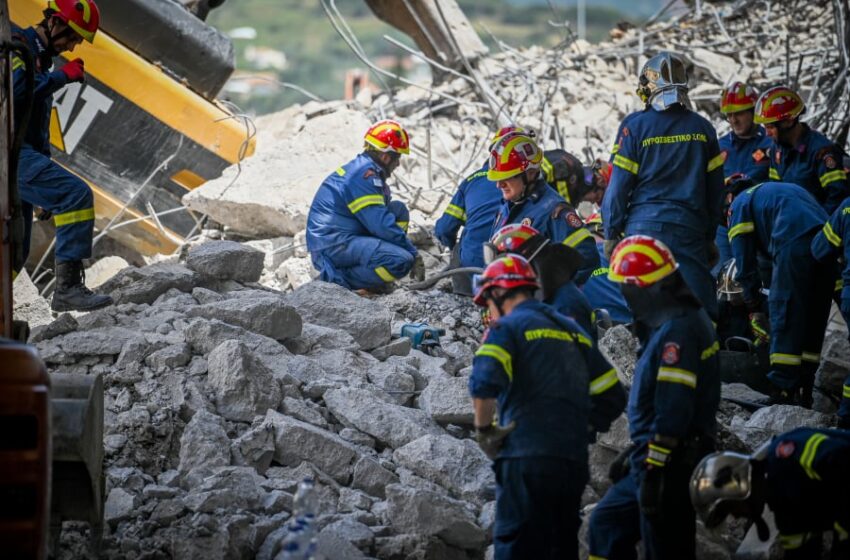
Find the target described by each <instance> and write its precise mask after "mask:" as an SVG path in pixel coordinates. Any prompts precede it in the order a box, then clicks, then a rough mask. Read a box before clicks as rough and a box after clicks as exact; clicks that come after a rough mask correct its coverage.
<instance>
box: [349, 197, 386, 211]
mask: <svg viewBox="0 0 850 560" xmlns="http://www.w3.org/2000/svg"><path fill="white" fill-rule="evenodd" d="M375 205H377V206H383V205H384V196H383V195H380V194H367V195H366V196H361V197H360V198H356V199H354V201H353V202H350V203H349V204H348V209H349V210H351V213H352V214H356V213H357V212H359V211H360V210H363V209H364V208H366V207H367V206H375Z"/></svg>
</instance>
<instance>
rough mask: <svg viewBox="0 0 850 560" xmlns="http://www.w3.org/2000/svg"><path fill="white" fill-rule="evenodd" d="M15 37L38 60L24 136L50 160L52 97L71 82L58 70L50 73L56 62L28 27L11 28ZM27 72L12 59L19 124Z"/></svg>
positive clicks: (32, 146) (17, 58) (20, 64)
mask: <svg viewBox="0 0 850 560" xmlns="http://www.w3.org/2000/svg"><path fill="white" fill-rule="evenodd" d="M12 35H13V36H15V37H20V38H21V39H22V40H23V41H24V42H25V43H26V44H27V46H29V48H30V52H32V54H33V58H34V59H35V89H34V91H33V105H32V115H31V116H30V122H29V125H28V126H27V132H26V135H25V136H24V145H25V146H29V147H31V148H33V149H34V150H36V151H37V152H39V153H42V154H44V155H46V156H48V157H50V112H51V110H52V109H53V94H54V93H56V92H57V91H59V90H60V89H62V88H63V87H65V86H66V85H67V84H68V78H67V77H66V76H65V73H64V72H61V71H59V70H56V71H53V72H51V71H50V69H51V68H52V67H53V59H51V58H50V56H48V55H47V54H45V45H44V44H42V42H41V39H39V38H38V35H37V34H36V32H35V29H33V28H32V27H28V28H26V29H21V28H20V27H18V26H16V25H13V26H12ZM25 74H26V69H25V64H24V60H23V59H22V58H20V57H17V56H16V57H14V58H13V59H12V79H13V80H14V96H15V120H20V118H21V114H20V113H19V112H20V111H21V110H23V106H24V97H25V92H26V79H25V77H24V76H25Z"/></svg>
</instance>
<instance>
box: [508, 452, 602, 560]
mask: <svg viewBox="0 0 850 560" xmlns="http://www.w3.org/2000/svg"><path fill="white" fill-rule="evenodd" d="M493 469H494V470H495V471H496V484H497V486H496V524H495V526H494V527H493V545H494V548H495V558H496V560H508V559H513V560H521V559H522V560H524V559H526V558H535V559H541V560H545V559H547V558H551V559H556V558H557V559H561V558H577V557H578V538H577V535H578V530H579V526H580V525H581V518H580V516H579V509H580V507H581V495H582V492H583V491H584V486H585V484H586V483H587V480H588V470H587V463H586V462H577V461H571V460H569V459H562V458H557V457H524V458H512V459H510V458H509V459H499V460H497V461H496V463H495V464H494V466H493Z"/></svg>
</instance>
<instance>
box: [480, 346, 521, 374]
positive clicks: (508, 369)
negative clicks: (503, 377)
mask: <svg viewBox="0 0 850 560" xmlns="http://www.w3.org/2000/svg"><path fill="white" fill-rule="evenodd" d="M475 355H476V356H486V357H489V358H493V359H494V360H496V361H497V362H499V363H500V364H502V368H504V370H505V373H506V374H507V375H508V379H509V380H510V381H513V379H514V369H513V366H512V365H511V355H510V354H508V351H507V350H505V349H504V348H502V347H501V346H498V345H496V344H482V345H481V348H479V349H478V351H477V352H475Z"/></svg>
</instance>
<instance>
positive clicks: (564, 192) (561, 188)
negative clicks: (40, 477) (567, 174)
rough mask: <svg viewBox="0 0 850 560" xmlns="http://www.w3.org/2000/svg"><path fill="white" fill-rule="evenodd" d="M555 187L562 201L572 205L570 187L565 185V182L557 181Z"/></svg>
mask: <svg viewBox="0 0 850 560" xmlns="http://www.w3.org/2000/svg"><path fill="white" fill-rule="evenodd" d="M555 187H556V188H557V189H558V194H559V195H561V196H563V197H564V200H566V201H567V202H569V203H570V204H572V202H573V201H572V199H571V198H570V187H569V185H567V182H566V181H558V182H557V183H555Z"/></svg>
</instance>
